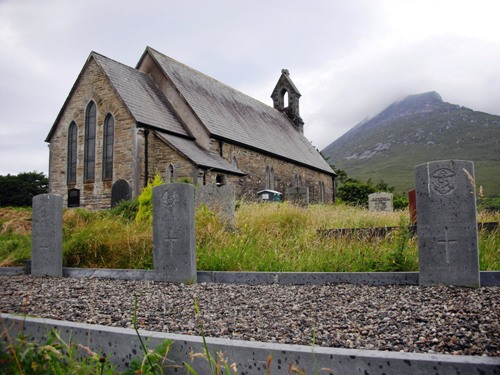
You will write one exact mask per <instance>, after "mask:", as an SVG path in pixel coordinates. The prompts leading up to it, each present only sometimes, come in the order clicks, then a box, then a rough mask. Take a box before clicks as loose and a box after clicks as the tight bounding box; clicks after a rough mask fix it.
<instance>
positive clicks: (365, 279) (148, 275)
mask: <svg viewBox="0 0 500 375" xmlns="http://www.w3.org/2000/svg"><path fill="white" fill-rule="evenodd" d="M26 273H27V271H26V268H25V267H0V276H16V275H24V274H26ZM63 276H64V277H77V278H78V277H90V278H105V279H117V280H149V281H153V280H155V278H154V271H153V270H123V269H105V268H70V267H65V268H63ZM480 278H481V286H482V287H486V286H500V271H481V272H480ZM197 279H198V282H200V283H221V284H246V285H257V284H279V285H312V284H326V283H330V284H340V283H346V284H365V285H418V279H419V274H418V272H230V271H198V272H197Z"/></svg>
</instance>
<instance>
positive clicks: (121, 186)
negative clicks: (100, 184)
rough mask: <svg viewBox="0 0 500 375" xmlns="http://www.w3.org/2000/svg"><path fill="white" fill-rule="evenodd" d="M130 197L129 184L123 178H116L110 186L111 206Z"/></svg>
mask: <svg viewBox="0 0 500 375" xmlns="http://www.w3.org/2000/svg"><path fill="white" fill-rule="evenodd" d="M129 199H130V186H129V184H128V182H127V181H125V180H117V181H115V183H114V184H113V187H112V188H111V207H114V206H116V205H117V204H118V203H119V202H120V201H123V200H125V201H127V200H129Z"/></svg>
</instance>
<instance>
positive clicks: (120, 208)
mask: <svg viewBox="0 0 500 375" xmlns="http://www.w3.org/2000/svg"><path fill="white" fill-rule="evenodd" d="M138 211H139V200H138V199H130V200H122V201H120V202H118V204H117V205H116V206H115V207H113V208H112V209H111V210H110V213H111V215H114V216H119V217H122V218H124V219H125V220H128V221H133V220H135V218H136V217H137V212H138Z"/></svg>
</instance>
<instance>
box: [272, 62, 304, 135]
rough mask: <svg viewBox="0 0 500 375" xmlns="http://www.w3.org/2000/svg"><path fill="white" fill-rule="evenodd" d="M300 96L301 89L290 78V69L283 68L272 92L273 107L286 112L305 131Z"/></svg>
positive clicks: (298, 128)
mask: <svg viewBox="0 0 500 375" xmlns="http://www.w3.org/2000/svg"><path fill="white" fill-rule="evenodd" d="M300 97H301V94H300V92H299V90H298V89H297V87H296V86H295V85H294V83H293V82H292V80H291V79H290V72H289V71H288V69H282V70H281V76H280V78H279V79H278V83H277V84H276V87H275V88H274V90H273V92H272V94H271V98H272V99H273V107H274V108H275V109H277V110H278V111H281V112H284V113H285V114H286V115H287V116H288V118H289V119H290V120H291V121H292V123H293V124H294V125H295V128H296V129H297V130H298V131H300V132H301V133H304V121H303V120H302V118H301V117H300V111H299V99H300Z"/></svg>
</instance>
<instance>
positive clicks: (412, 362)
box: [0, 314, 500, 375]
mask: <svg viewBox="0 0 500 375" xmlns="http://www.w3.org/2000/svg"><path fill="white" fill-rule="evenodd" d="M0 318H1V319H2V321H3V323H4V324H5V327H7V330H8V333H9V335H10V337H15V336H17V335H18V334H19V333H21V332H22V333H23V334H25V335H28V336H29V337H31V338H33V339H34V340H38V341H41V342H43V340H44V339H45V338H46V335H47V333H48V332H49V331H50V330H51V329H57V330H58V331H59V333H60V334H61V338H62V339H63V340H65V341H69V339H70V338H71V340H72V342H73V343H80V344H82V345H85V346H88V347H90V349H91V350H93V351H95V352H101V353H106V354H107V356H108V358H110V360H111V361H112V363H114V364H115V365H117V366H118V367H119V368H120V369H125V368H126V367H127V366H128V364H129V363H130V361H131V360H132V359H133V358H135V357H138V356H141V349H140V343H139V339H138V337H137V335H136V333H135V331H134V330H133V329H129V328H116V327H108V326H101V325H92V324H85V323H75V322H68V321H59V320H53V319H41V318H30V317H24V316H17V315H12V314H0ZM140 335H141V337H142V338H143V340H144V339H146V341H147V342H148V346H149V348H154V347H155V346H156V345H158V344H159V343H160V342H162V341H163V340H165V339H171V340H173V341H174V343H173V345H172V347H171V349H170V352H169V355H168V359H169V360H170V361H172V362H173V363H174V364H178V365H181V364H182V362H183V361H186V362H188V363H190V359H189V358H190V353H203V352H204V349H203V339H202V337H200V336H187V335H179V334H169V333H160V332H150V331H140ZM206 341H207V344H208V347H209V350H210V352H211V354H212V355H213V354H215V353H216V352H223V353H224V356H225V358H227V361H228V363H229V364H232V363H236V365H237V367H238V373H239V374H242V375H243V374H244V375H253V374H262V373H264V372H265V370H266V369H267V359H268V356H269V355H272V361H271V364H270V370H271V373H272V374H281V373H285V371H287V370H288V367H289V365H290V364H294V365H296V366H297V367H298V368H299V369H304V370H305V371H306V373H308V374H309V373H314V372H315V370H317V369H323V368H324V369H328V371H326V372H323V371H322V373H332V374H346V375H349V374H359V373H364V374H371V375H376V374H380V375H381V374H387V375H390V374H398V375H399V374H430V373H433V374H434V373H439V374H442V375H447V374H457V373H462V374H473V373H480V374H485V375H486V374H497V371H498V368H499V366H500V358H496V357H484V356H477V357H476V356H453V355H444V354H420V353H399V352H384V351H374V350H359V349H339V348H323V347H312V346H302V345H287V344H274V343H263V342H255V341H253V342H252V341H249V342H247V341H240V340H230V339H219V338H209V337H207V338H206ZM141 358H142V357H141ZM169 363H170V362H169ZM192 365H193V367H194V368H195V370H196V371H198V373H201V374H204V373H209V368H208V365H207V362H206V361H205V360H203V359H200V358H198V359H195V362H194V363H193V364H192Z"/></svg>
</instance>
